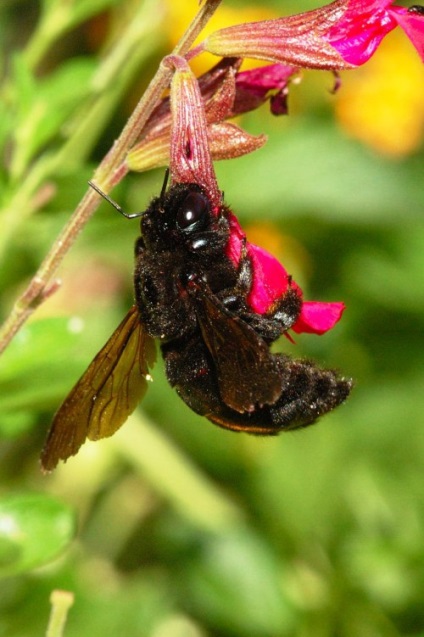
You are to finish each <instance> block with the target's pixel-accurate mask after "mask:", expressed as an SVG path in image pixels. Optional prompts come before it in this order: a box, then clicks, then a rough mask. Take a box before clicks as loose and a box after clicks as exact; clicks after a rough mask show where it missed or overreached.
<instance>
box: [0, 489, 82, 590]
mask: <svg viewBox="0 0 424 637" xmlns="http://www.w3.org/2000/svg"><path fill="white" fill-rule="evenodd" d="M74 532H75V521H74V515H73V513H72V511H71V509H70V507H68V506H66V505H65V504H62V503H61V502H58V501H57V500H55V499H54V498H52V497H51V496H49V495H45V494H42V493H25V494H17V495H9V496H7V497H4V498H2V499H1V500H0V577H3V578H4V577H10V576H11V575H16V574H17V573H22V572H26V571H28V570H30V569H33V568H36V567H37V566H43V565H44V564H46V563H47V562H50V561H51V560H52V559H54V558H56V557H57V556H58V555H59V554H60V553H61V552H62V551H63V550H64V548H65V547H66V546H67V545H68V544H69V542H70V541H71V540H72V537H73V535H74Z"/></svg>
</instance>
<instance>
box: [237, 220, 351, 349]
mask: <svg viewBox="0 0 424 637" xmlns="http://www.w3.org/2000/svg"><path fill="white" fill-rule="evenodd" d="M228 218H229V221H230V239H229V241H228V244H227V251H226V253H227V256H228V257H229V258H230V259H231V261H232V262H233V263H234V265H236V266H238V264H239V262H240V258H241V254H242V248H243V244H245V246H246V250H247V254H248V256H249V257H250V259H251V262H252V269H253V280H252V288H251V290H250V293H249V296H248V298H247V302H248V304H249V306H250V307H251V309H252V310H253V311H254V312H256V313H257V314H265V313H266V312H268V311H269V310H270V309H271V308H272V306H273V304H274V303H275V302H276V301H278V299H279V298H281V296H282V295H283V294H284V293H285V292H286V291H287V288H288V287H289V286H290V287H291V288H293V289H295V290H296V291H297V293H298V295H299V297H300V298H302V296H303V293H302V290H301V288H300V287H299V286H298V285H297V283H296V282H295V281H293V279H292V278H291V276H290V275H289V274H288V273H287V270H286V269H285V268H284V266H283V265H282V264H281V263H280V262H279V261H278V260H277V259H276V258H275V257H273V256H272V255H271V254H269V252H267V251H266V250H264V249H263V248H260V247H259V246H256V245H253V244H252V243H249V242H246V241H245V240H246V235H245V233H244V232H243V230H242V228H241V226H240V224H239V222H238V219H237V217H236V216H235V215H233V214H232V213H230V214H229V217H228ZM344 309H345V305H344V303H339V302H337V303H322V302H320V301H303V303H302V310H301V313H300V316H299V318H298V319H297V321H296V323H295V324H294V326H293V328H292V329H293V330H294V331H295V332H297V333H298V334H301V333H302V332H307V333H309V334H324V332H328V330H331V328H333V327H334V326H335V324H336V323H337V322H338V321H339V320H340V319H341V316H342V314H343V311H344ZM286 336H287V337H288V338H290V340H292V338H291V337H290V336H289V335H288V334H286Z"/></svg>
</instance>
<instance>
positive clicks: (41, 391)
mask: <svg viewBox="0 0 424 637" xmlns="http://www.w3.org/2000/svg"><path fill="white" fill-rule="evenodd" d="M318 4H319V3H317V2H312V0H310V1H309V2H308V1H306V0H305V1H303V2H288V1H287V2H283V0H273V1H272V2H271V1H269V2H265V1H264V0H262V1H261V2H260V3H259V2H258V4H257V5H254V4H251V5H247V4H246V3H245V2H241V1H240V2H236V1H235V0H233V2H230V0H227V1H225V0H224V2H223V5H222V7H221V8H220V9H219V11H218V14H217V16H216V19H217V24H218V25H221V24H223V23H224V22H225V21H227V20H228V21H229V22H232V23H235V22H238V21H243V20H248V19H255V18H256V17H261V15H263V16H264V17H266V16H268V15H273V14H274V15H278V13H280V14H283V13H284V14H286V13H289V12H290V11H292V12H293V11H300V10H304V9H309V8H314V7H316V6H318ZM196 8H197V2H196V0H183V1H182V2H177V3H176V2H172V1H171V0H169V2H165V1H163V2H161V0H145V1H144V2H142V1H141V0H137V1H132V0H66V1H65V0H44V2H39V1H36V0H21V1H20V0H2V4H1V7H0V38H1V55H2V63H1V67H0V68H1V73H2V83H1V87H0V90H1V99H0V109H1V113H0V147H1V152H2V165H1V173H0V196H1V205H2V209H1V211H0V224H1V225H0V227H1V232H0V261H1V264H0V313H1V318H2V320H4V319H5V318H6V317H7V315H8V313H9V312H10V310H11V307H12V305H13V302H14V300H15V299H16V297H17V296H18V294H19V292H21V291H22V290H23V289H24V286H25V284H27V283H28V282H29V280H30V278H31V276H32V275H33V274H34V272H35V270H36V268H37V266H38V265H39V263H40V262H41V260H42V258H43V257H44V255H45V254H46V253H47V251H48V249H49V247H50V245H51V244H52V242H53V241H54V239H55V237H56V236H57V234H58V232H59V230H60V229H61V227H62V226H63V224H64V223H65V222H66V220H67V219H68V218H69V216H70V214H71V212H72V210H73V209H74V208H75V206H76V205H77V203H78V201H79V199H80V198H81V196H82V195H83V193H84V192H85V190H86V187H87V179H89V178H90V177H91V176H92V173H93V170H94V168H95V166H96V165H97V163H98V162H99V161H100V160H101V158H102V157H103V155H104V154H105V152H107V150H108V149H109V147H110V146H111V144H112V142H113V140H114V139H115V138H116V137H117V136H118V134H119V132H120V130H121V128H122V126H123V125H124V123H125V121H126V118H127V117H128V116H129V114H130V112H131V109H132V108H133V107H134V105H135V104H136V102H137V100H138V99H139V97H140V95H141V94H142V91H143V88H144V87H145V86H146V84H147V83H148V81H149V80H150V78H151V77H152V75H153V73H154V71H155V69H156V67H157V64H158V63H159V61H160V59H161V58H162V57H163V55H165V54H166V53H167V52H169V50H170V49H171V47H172V46H173V43H175V41H176V39H177V37H178V35H179V33H181V29H182V28H184V25H187V24H188V21H189V18H190V15H193V13H194V12H195V10H196ZM209 63H210V62H206V63H205V64H206V65H207V64H209ZM198 68H200V67H198ZM201 68H202V69H203V70H205V66H203V67H201ZM333 83H334V78H333V77H332V76H331V74H329V73H318V72H306V73H305V74H304V76H303V81H302V83H301V84H299V85H297V86H293V87H292V90H291V95H290V101H289V105H290V115H289V117H283V118H273V117H272V116H271V115H270V114H269V112H268V109H267V107H263V108H262V109H261V111H260V112H257V113H254V114H249V115H248V116H245V118H244V119H243V121H242V124H243V127H244V128H246V129H247V130H249V131H250V132H254V133H259V132H265V133H267V134H268V135H269V142H268V144H267V145H266V146H265V147H264V148H263V149H261V150H260V151H258V152H256V153H254V154H252V155H249V156H246V157H244V158H241V159H238V160H234V161H230V162H222V163H221V164H220V165H218V166H217V172H218V177H219V183H220V186H221V188H222V189H223V190H224V191H225V196H226V200H227V202H228V203H229V204H230V205H231V206H232V207H233V208H234V210H235V211H236V213H237V214H238V216H239V219H240V221H241V223H242V224H243V225H244V226H245V227H246V229H247V230H248V232H249V236H250V238H251V240H253V241H256V242H257V243H260V244H261V245H263V246H264V247H267V248H268V249H269V250H271V251H273V252H274V253H275V254H276V255H277V256H279V258H280V259H281V260H282V262H283V263H284V264H285V266H286V267H287V268H288V270H289V271H291V272H292V273H293V275H294V277H295V279H296V280H297V281H298V282H299V283H300V284H301V285H302V287H303V289H304V291H305V296H306V297H307V298H309V299H316V300H329V301H330V300H343V301H344V302H345V303H346V305H347V310H346V313H345V315H344V317H343V320H342V321H341V323H340V324H339V325H338V326H337V327H336V328H335V329H334V330H333V331H332V332H331V333H329V334H327V335H325V336H322V337H316V336H313V335H302V336H300V337H298V338H297V339H296V341H297V343H296V345H290V344H288V343H284V344H283V346H284V348H285V350H286V351H289V352H291V353H292V354H293V355H296V356H312V357H314V358H316V359H317V360H318V361H320V362H321V363H322V364H323V365H327V366H335V367H338V368H340V369H342V370H343V372H344V373H345V374H346V375H350V376H352V377H353V378H354V379H355V382H356V386H355V390H354V392H353V394H352V396H351V398H350V399H349V401H348V402H347V403H346V405H344V406H342V407H341V408H339V409H338V410H337V411H336V412H335V413H333V414H330V415H329V416H327V417H325V418H324V419H323V420H322V422H320V424H319V426H317V427H313V428H310V429H308V430H306V431H303V432H301V433H292V434H286V435H282V436H280V437H279V438H275V439H258V438H254V437H248V436H245V435H242V434H240V435H239V434H234V433H230V432H227V431H223V430H220V429H218V428H215V427H214V426H213V425H211V424H210V423H209V422H207V421H206V420H203V419H202V418H200V417H198V416H196V415H195V414H193V413H191V412H190V411H189V410H188V408H186V406H185V405H184V404H183V403H182V402H181V401H180V400H179V399H178V397H177V396H176V394H174V392H173V391H172V390H171V389H170V388H169V387H168V386H167V383H166V381H165V379H164V373H163V366H162V363H161V362H159V363H158V364H157V366H156V367H155V370H154V382H153V383H152V384H151V387H150V389H149V392H148V395H147V397H146V399H145V400H144V401H143V404H142V406H140V408H139V410H138V411H137V412H136V414H135V415H134V416H133V417H132V418H131V419H130V421H129V422H128V424H126V425H125V426H124V427H123V428H122V430H121V431H120V432H118V434H116V436H114V437H113V438H112V439H110V440H107V441H104V442H101V443H96V444H87V445H85V446H84V448H83V449H82V450H81V452H80V454H79V455H78V456H77V457H76V458H75V459H71V460H70V461H69V462H68V463H67V464H66V465H64V466H61V467H59V468H58V469H57V471H56V472H55V473H54V474H52V475H49V476H43V475H42V474H41V472H40V468H39V464H38V455H39V452H40V449H41V447H42V444H43V440H44V437H45V434H46V431H47V429H48V426H49V424H50V422H51V418H52V415H53V413H54V411H55V409H56V408H57V406H58V404H59V403H60V401H61V400H62V399H63V398H64V396H65V395H66V393H67V392H68V391H69V389H70V388H71V387H72V385H73V383H74V382H75V380H76V379H77V378H78V376H79V374H80V373H82V371H83V370H84V369H85V368H86V366H87V365H88V363H89V362H90V361H91V359H92V357H93V356H94V355H95V353H96V352H97V351H98V349H99V348H100V347H101V346H102V345H103V344H104V342H105V341H106V339H107V338H108V336H109V335H110V334H111V332H112V331H113V329H114V328H115V326H116V325H117V324H118V322H119V321H120V320H121V318H122V317H123V315H124V314H125V312H126V311H127V309H128V307H129V306H130V304H131V302H132V266H133V256H132V255H133V244H134V240H135V238H136V237H137V234H138V223H137V222H136V221H135V222H129V221H126V220H124V219H122V218H121V217H120V216H119V215H117V214H116V213H115V212H114V211H113V210H112V209H111V208H110V207H108V206H107V205H105V204H104V205H102V206H101V208H100V209H99V211H98V212H97V213H96V215H95V217H94V219H93V220H92V221H91V222H90V223H89V225H88V226H87V227H86V229H85V231H84V233H83V234H82V236H81V237H80V238H79V239H78V241H77V243H76V245H75V246H74V248H73V249H72V251H71V252H70V253H69V255H68V257H67V259H66V260H65V263H64V264H63V266H62V268H61V270H60V277H61V278H62V280H63V287H62V289H61V290H60V291H59V292H58V293H57V294H56V295H54V296H53V297H52V298H51V299H50V300H49V301H48V302H46V303H45V304H44V305H43V306H42V307H41V308H40V309H39V310H38V311H37V312H36V313H35V314H34V316H33V317H32V319H31V320H30V322H29V323H28V324H27V325H26V326H25V327H24V329H23V330H22V331H21V332H20V333H19V334H18V335H17V337H16V338H15V340H14V341H13V343H12V344H11V345H10V347H9V348H8V350H7V351H6V352H5V354H4V355H3V357H2V359H1V360H0V435H1V438H2V444H1V451H0V454H1V455H0V457H1V463H0V475H1V494H0V496H1V497H0V575H1V576H2V579H1V580H0V637H1V636H2V635H7V636H8V637H14V636H16V637H23V636H25V637H32V636H35V635H42V634H44V632H45V628H46V625H47V618H48V613H49V595H50V592H51V590H53V589H57V588H62V589H66V590H70V591H73V592H74V593H75V605H74V607H73V608H72V610H71V612H70V617H69V621H68V624H67V627H66V631H65V635H66V636H67V637H76V636H78V637H81V636H82V635H90V637H100V636H101V637H109V636H112V635H125V636H131V637H135V636H140V637H144V636H146V637H206V636H211V637H212V636H213V637H286V636H292V635H295V636H296V637H333V636H334V637H335V636H337V637H357V636H361V637H374V636H376V637H377V636H384V637H386V636H387V637H395V636H400V635H402V636H408V637H418V636H420V635H421V636H422V635H424V506H423V504H424V497H423V496H424V489H423V477H422V475H423V470H424V436H423V433H422V420H423V412H424V365H423V350H424V330H423V327H424V320H423V310H424V292H423V290H424V286H423V281H424V180H423V159H424V153H423V141H422V140H423V125H424V115H423V114H424V103H423V101H424V98H423V93H424V91H423V86H424V72H423V65H422V64H421V63H420V61H419V60H417V57H416V55H415V53H414V51H413V49H412V47H411V45H410V44H409V42H408V41H407V40H406V38H405V37H404V36H403V35H402V34H393V35H391V36H390V37H389V38H387V41H386V42H385V43H384V46H382V47H381V49H380V50H379V52H378V54H377V55H376V56H375V58H374V59H373V60H372V61H371V62H370V63H369V64H368V65H366V66H365V67H364V68H363V69H360V70H358V71H355V72H351V73H350V74H349V73H345V74H343V75H342V87H341V90H340V91H339V93H338V94H337V95H336V96H334V95H332V94H331V92H330V91H331V88H332V86H333ZM162 180H163V171H156V172H154V173H149V174H144V175H135V174H131V175H129V176H128V177H127V178H126V179H125V180H124V182H123V183H122V184H121V185H120V186H119V187H118V188H116V189H115V190H114V192H113V196H114V198H115V199H117V200H118V201H119V202H120V203H121V204H122V205H123V206H124V208H125V209H126V210H128V211H131V212H132V211H136V210H140V209H141V210H142V209H143V208H144V207H145V205H146V204H147V202H148V201H149V199H150V198H151V197H152V196H153V195H155V194H157V193H158V191H159V189H160V187H161V183H162ZM52 560H53V561H52Z"/></svg>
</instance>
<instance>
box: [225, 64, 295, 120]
mask: <svg viewBox="0 0 424 637" xmlns="http://www.w3.org/2000/svg"><path fill="white" fill-rule="evenodd" d="M297 70H298V69H297V68H296V67H294V66H287V65H285V64H270V65H269V66H261V67H259V68H256V69H251V70H249V71H242V72H241V73H237V75H236V95H235V100H234V105H233V114H234V115H238V114H240V113H245V112H246V111H251V110H254V109H255V108H258V106H260V105H261V104H263V102H264V101H265V100H266V99H268V98H269V100H270V105H271V113H272V114H273V115H286V114H287V96H288V93H289V82H290V78H291V77H292V76H293V75H294V74H295V73H297Z"/></svg>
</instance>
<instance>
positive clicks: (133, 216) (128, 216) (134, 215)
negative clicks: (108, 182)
mask: <svg viewBox="0 0 424 637" xmlns="http://www.w3.org/2000/svg"><path fill="white" fill-rule="evenodd" d="M88 183H89V185H90V186H91V187H92V188H93V190H95V191H96V192H97V193H98V194H99V195H100V196H101V197H103V199H106V201H107V202H108V203H110V205H111V206H113V207H114V208H115V210H117V211H118V212H119V213H120V214H121V215H122V216H123V217H125V218H126V219H137V217H141V216H142V215H143V212H133V213H131V214H128V212H125V210H123V209H122V208H121V206H120V205H119V203H117V202H116V201H115V200H114V199H112V197H109V195H107V194H106V193H105V192H103V190H101V189H100V188H99V187H98V186H96V184H95V183H94V182H92V181H89V182H88Z"/></svg>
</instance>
